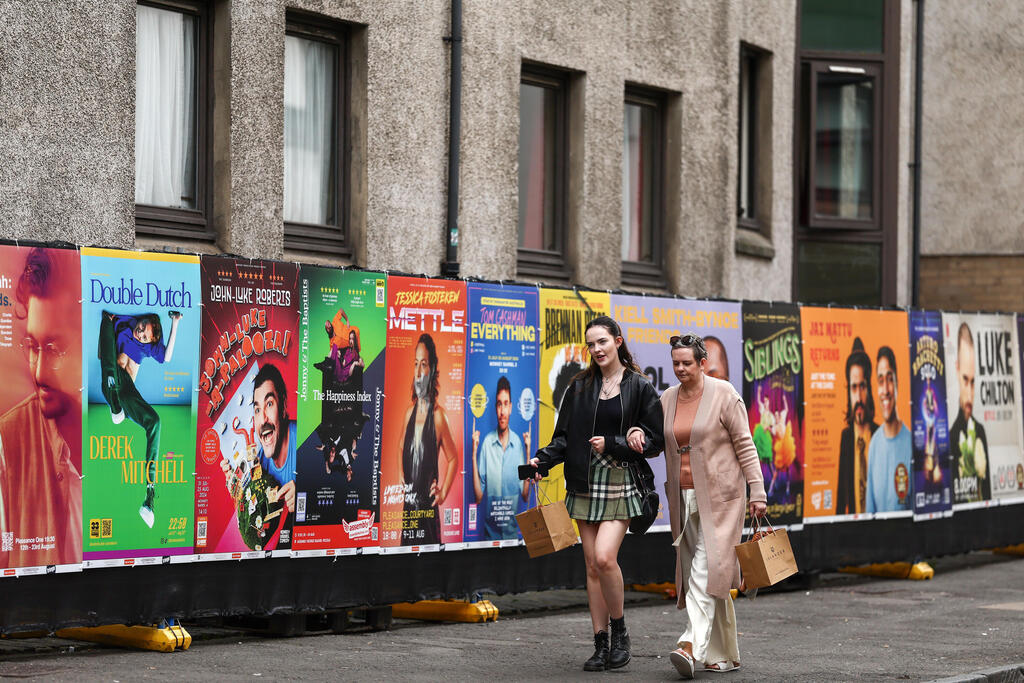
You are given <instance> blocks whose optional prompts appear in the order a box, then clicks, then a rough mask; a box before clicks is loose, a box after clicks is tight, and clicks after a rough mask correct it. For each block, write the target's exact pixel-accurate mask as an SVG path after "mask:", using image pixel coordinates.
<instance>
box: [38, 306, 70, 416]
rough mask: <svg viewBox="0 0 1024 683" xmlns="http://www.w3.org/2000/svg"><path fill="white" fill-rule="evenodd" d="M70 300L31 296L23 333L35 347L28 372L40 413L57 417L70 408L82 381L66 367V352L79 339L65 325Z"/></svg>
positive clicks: (67, 363)
mask: <svg viewBox="0 0 1024 683" xmlns="http://www.w3.org/2000/svg"><path fill="white" fill-rule="evenodd" d="M72 305H73V304H72V302H70V301H69V300H65V299H62V298H55V297H49V298H40V297H36V296H33V297H30V298H29V300H28V306H27V313H26V318H25V334H26V336H27V337H28V338H29V340H30V341H31V343H32V345H33V346H34V347H36V349H37V350H36V352H34V353H32V354H30V355H29V358H28V364H29V371H30V372H31V373H32V379H33V380H34V381H35V385H36V395H37V396H38V397H39V403H40V407H41V408H42V411H43V415H44V416H45V417H47V418H49V419H56V418H58V417H61V416H62V415H64V414H65V413H66V412H67V411H68V410H70V409H71V408H72V407H73V406H74V404H75V401H74V400H73V399H72V396H74V395H75V394H77V393H78V392H79V389H80V387H79V386H78V385H79V384H81V380H80V378H79V377H76V373H75V372H73V371H72V369H70V368H68V367H67V366H68V365H69V364H70V363H69V359H68V358H67V356H66V355H63V354H67V353H69V352H70V351H72V349H73V348H74V345H75V343H76V342H77V343H81V342H80V341H78V340H77V339H76V338H75V336H74V334H73V331H72V330H71V328H70V327H69V326H68V324H67V318H68V315H67V311H68V306H72Z"/></svg>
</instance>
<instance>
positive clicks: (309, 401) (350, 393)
mask: <svg viewBox="0 0 1024 683" xmlns="http://www.w3.org/2000/svg"><path fill="white" fill-rule="evenodd" d="M300 275H301V278H300V282H301V286H300V296H299V306H300V309H299V310H300V311H301V316H300V318H301V322H300V328H299V348H300V359H299V394H298V435H299V441H298V443H299V447H298V451H297V457H298V473H297V474H296V476H295V489H296V493H295V525H294V528H293V534H292V550H293V553H294V554H295V555H300V556H301V555H324V554H342V553H344V552H354V549H355V548H366V549H372V550H373V551H376V548H377V547H378V545H379V538H380V504H379V497H378V496H379V488H378V473H379V471H380V446H381V435H382V433H381V422H382V420H381V416H382V412H381V411H382V409H383V402H384V340H385V324H386V323H385V308H384V306H385V304H386V301H387V300H386V298H385V289H386V288H385V284H384V275H383V273H369V272H363V271H342V270H338V269H335V268H317V267H315V266H303V268H302V272H301V274H300Z"/></svg>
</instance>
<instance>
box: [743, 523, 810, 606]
mask: <svg viewBox="0 0 1024 683" xmlns="http://www.w3.org/2000/svg"><path fill="white" fill-rule="evenodd" d="M736 557H737V558H739V561H740V569H741V570H742V572H743V581H744V584H745V587H746V589H747V590H749V589H751V588H763V587H765V586H772V585H775V584H776V583H778V582H779V581H782V580H783V579H785V578H786V577H788V576H792V575H793V574H796V573H797V571H798V570H797V567H796V557H795V556H794V555H793V546H791V545H790V544H789V534H788V533H787V532H786V530H785V529H774V528H772V526H771V525H770V524H769V525H768V526H767V527H755V528H754V534H753V536H752V537H751V538H750V540H748V541H745V542H743V543H740V544H739V545H738V546H736Z"/></svg>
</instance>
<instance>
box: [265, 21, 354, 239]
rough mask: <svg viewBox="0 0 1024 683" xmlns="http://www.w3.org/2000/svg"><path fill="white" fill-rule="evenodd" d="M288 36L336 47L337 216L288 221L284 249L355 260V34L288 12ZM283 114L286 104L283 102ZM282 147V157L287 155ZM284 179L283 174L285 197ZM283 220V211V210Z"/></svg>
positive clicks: (343, 27)
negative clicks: (325, 220) (323, 221)
mask: <svg viewBox="0 0 1024 683" xmlns="http://www.w3.org/2000/svg"><path fill="white" fill-rule="evenodd" d="M285 35H286V36H296V37H299V38H305V39H307V40H317V41H320V42H324V43H330V44H332V45H334V46H335V48H336V52H335V64H334V68H335V79H336V81H335V88H334V115H333V121H332V124H331V129H332V131H333V134H334V144H333V152H334V207H333V211H334V217H335V224H320V223H301V222H298V221H289V220H284V248H285V249H286V250H288V251H302V252H317V253H327V254H330V255H332V256H338V257H342V258H346V259H350V258H352V257H353V254H354V251H355V250H354V248H353V244H352V227H351V226H352V221H351V216H350V211H351V197H352V194H351V185H352V183H351V177H352V145H351V142H350V140H349V135H350V133H351V121H350V119H351V109H350V106H351V92H350V91H351V83H352V73H351V51H350V50H351V35H350V29H349V27H348V25H347V24H345V23H344V22H341V21H337V20H333V19H330V18H328V17H323V16H320V15H316V14H309V13H305V12H297V11H294V10H288V12H287V14H286V28H285ZM281 106H282V111H283V107H284V102H283V100H282V103H281ZM283 150H284V148H283V146H282V155H283ZM283 187H284V176H283V174H282V196H283ZM282 218H283V211H282Z"/></svg>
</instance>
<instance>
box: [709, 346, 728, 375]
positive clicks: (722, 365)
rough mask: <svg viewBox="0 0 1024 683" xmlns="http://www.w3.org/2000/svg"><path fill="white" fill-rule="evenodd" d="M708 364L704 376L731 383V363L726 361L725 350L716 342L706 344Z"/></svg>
mask: <svg viewBox="0 0 1024 683" xmlns="http://www.w3.org/2000/svg"><path fill="white" fill-rule="evenodd" d="M706 347H707V350H708V362H707V365H705V366H704V374H705V375H707V376H708V377H714V378H715V379H723V380H725V381H726V382H728V381H729V361H728V360H726V355H725V349H724V348H722V345H721V344H719V343H718V342H716V341H711V342H708V343H707V344H706Z"/></svg>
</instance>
